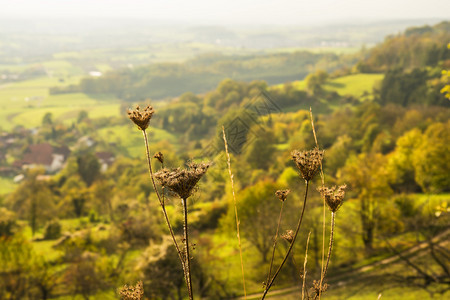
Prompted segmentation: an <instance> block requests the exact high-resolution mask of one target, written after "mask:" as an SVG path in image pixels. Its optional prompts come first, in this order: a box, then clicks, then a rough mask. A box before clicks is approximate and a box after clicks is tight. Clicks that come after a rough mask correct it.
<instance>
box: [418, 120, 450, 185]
mask: <svg viewBox="0 0 450 300" xmlns="http://www.w3.org/2000/svg"><path fill="white" fill-rule="evenodd" d="M449 145H450V121H448V122H447V123H435V124H432V125H430V126H429V127H428V128H427V130H426V131H425V133H424V137H423V139H422V141H421V143H420V145H419V146H418V147H417V148H416V149H415V151H414V153H413V159H412V160H413V166H414V170H415V179H416V181H417V183H419V185H420V186H421V187H422V190H423V191H425V192H434V193H437V192H446V191H449V190H450V176H449V174H450V149H449Z"/></svg>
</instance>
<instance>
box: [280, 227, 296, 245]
mask: <svg viewBox="0 0 450 300" xmlns="http://www.w3.org/2000/svg"><path fill="white" fill-rule="evenodd" d="M281 237H282V238H283V239H285V240H286V241H288V242H289V243H292V241H293V240H294V231H293V230H290V229H289V230H286V232H285V233H283V234H282V235H281Z"/></svg>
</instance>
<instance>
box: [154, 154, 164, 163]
mask: <svg viewBox="0 0 450 300" xmlns="http://www.w3.org/2000/svg"><path fill="white" fill-rule="evenodd" d="M153 157H154V158H156V159H157V160H158V161H159V162H160V163H161V164H163V163H164V155H163V154H162V153H161V152H157V153H155V155H153Z"/></svg>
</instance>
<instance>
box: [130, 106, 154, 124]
mask: <svg viewBox="0 0 450 300" xmlns="http://www.w3.org/2000/svg"><path fill="white" fill-rule="evenodd" d="M127 113H128V118H130V120H131V121H133V123H134V124H136V126H137V127H138V129H139V130H145V129H147V127H148V124H149V123H150V119H151V118H152V116H153V114H154V113H155V110H154V109H153V107H151V106H150V105H147V107H145V108H144V110H140V108H139V105H137V106H136V109H133V110H128V111H127Z"/></svg>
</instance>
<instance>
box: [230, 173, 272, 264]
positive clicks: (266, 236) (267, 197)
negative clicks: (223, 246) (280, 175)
mask: <svg viewBox="0 0 450 300" xmlns="http://www.w3.org/2000/svg"><path fill="white" fill-rule="evenodd" d="M276 190H277V186H276V184H275V183H273V182H271V181H261V182H258V183H256V184H255V185H253V186H250V187H248V188H246V189H245V190H243V191H242V192H241V194H240V195H239V203H238V211H239V221H240V225H241V230H242V232H243V234H242V236H243V237H244V238H245V239H246V240H248V241H249V242H250V243H251V244H252V245H253V246H254V247H255V248H256V249H257V250H258V252H259V254H260V255H261V261H262V262H264V263H266V262H267V259H268V254H269V252H270V250H271V249H272V246H273V235H274V234H275V232H274V230H275V228H276V227H277V221H278V214H279V210H280V201H279V200H278V199H277V198H276V197H275V191H276ZM230 218H231V219H232V218H234V208H231V209H230V211H229V212H228V219H230ZM230 227H231V228H234V227H232V226H230Z"/></svg>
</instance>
